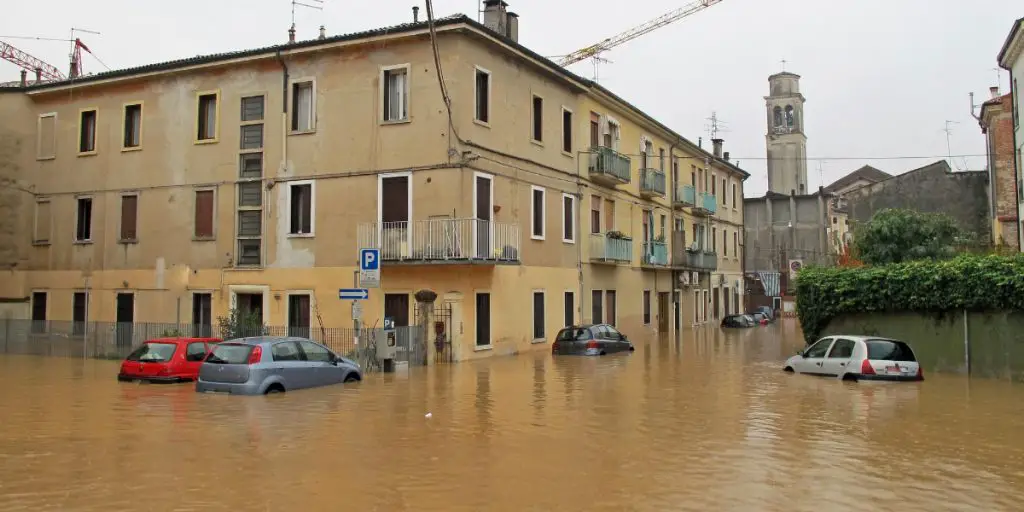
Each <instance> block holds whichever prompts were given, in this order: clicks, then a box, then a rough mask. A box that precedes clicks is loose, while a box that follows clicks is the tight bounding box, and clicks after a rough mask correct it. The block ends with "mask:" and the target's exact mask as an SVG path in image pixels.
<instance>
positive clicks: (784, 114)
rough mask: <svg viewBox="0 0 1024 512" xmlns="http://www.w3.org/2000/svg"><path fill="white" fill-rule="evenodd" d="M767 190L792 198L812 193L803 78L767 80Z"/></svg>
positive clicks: (789, 75)
mask: <svg viewBox="0 0 1024 512" xmlns="http://www.w3.org/2000/svg"><path fill="white" fill-rule="evenodd" d="M768 84H769V86H770V89H769V91H770V95H769V96H765V98H764V99H765V105H766V107H767V109H768V135H767V136H766V137H765V142H766V145H767V147H768V190H769V191H770V192H776V193H779V194H786V195H789V194H790V192H796V193H797V194H807V193H809V191H808V189H807V136H806V135H804V102H805V101H806V100H804V96H803V95H802V94H800V75H796V74H793V73H787V72H785V71H783V72H782V73H777V74H774V75H772V76H770V77H768Z"/></svg>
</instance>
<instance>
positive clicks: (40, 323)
mask: <svg viewBox="0 0 1024 512" xmlns="http://www.w3.org/2000/svg"><path fill="white" fill-rule="evenodd" d="M46 299H47V296H46V292H32V332H33V333H40V332H46Z"/></svg>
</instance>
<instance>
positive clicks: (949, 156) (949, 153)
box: [942, 119, 963, 171]
mask: <svg viewBox="0 0 1024 512" xmlns="http://www.w3.org/2000/svg"><path fill="white" fill-rule="evenodd" d="M953 124H960V123H959V122H958V121H950V120H948V119H947V120H946V127H945V128H944V129H943V130H942V131H944V132H946V158H947V159H948V160H949V163H950V165H952V166H954V167H956V169H957V170H958V171H962V170H963V169H961V168H960V165H959V164H957V163H956V162H955V161H953V149H952V146H951V145H950V143H949V139H950V136H951V135H952V134H953V128H952V127H951V126H950V125H953Z"/></svg>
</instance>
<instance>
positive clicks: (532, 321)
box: [530, 288, 565, 344]
mask: <svg viewBox="0 0 1024 512" xmlns="http://www.w3.org/2000/svg"><path fill="white" fill-rule="evenodd" d="M538 293H539V294H540V296H541V297H542V298H541V300H542V301H543V302H544V309H543V310H541V316H542V317H543V318H541V321H542V322H544V325H543V326H541V328H542V329H543V330H544V337H542V338H537V337H535V335H534V334H535V333H536V332H537V316H536V314H535V310H534V309H533V301H534V299H535V297H536V295H537V294H538ZM563 300H564V298H563ZM562 306H563V307H564V306H565V305H564V304H563V305H562ZM547 335H548V294H547V291H546V290H544V289H543V288H534V289H533V290H531V291H530V340H531V341H530V343H532V344H536V343H544V342H545V341H547Z"/></svg>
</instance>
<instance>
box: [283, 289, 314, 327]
mask: <svg viewBox="0 0 1024 512" xmlns="http://www.w3.org/2000/svg"><path fill="white" fill-rule="evenodd" d="M310 307H311V301H310V298H309V294H306V293H301V294H294V295H288V336H295V337H297V338H309V335H310V334H311V333H310V328H309V326H310V314H309V313H310Z"/></svg>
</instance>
